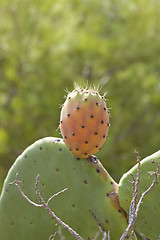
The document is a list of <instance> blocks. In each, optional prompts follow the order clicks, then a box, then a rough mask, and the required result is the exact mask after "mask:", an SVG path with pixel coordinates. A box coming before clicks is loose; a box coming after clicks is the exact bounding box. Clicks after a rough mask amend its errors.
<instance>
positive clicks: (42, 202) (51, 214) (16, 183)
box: [10, 173, 83, 240]
mask: <svg viewBox="0 0 160 240" xmlns="http://www.w3.org/2000/svg"><path fill="white" fill-rule="evenodd" d="M20 183H21V182H20V181H19V180H18V173H17V174H16V180H15V181H13V182H12V183H10V184H15V185H16V186H17V188H18V190H19V192H20V193H21V194H22V196H23V197H24V198H25V199H26V200H27V201H28V202H29V203H30V204H32V205H34V206H35V207H44V208H45V209H46V210H47V212H48V213H49V215H50V216H51V217H52V218H53V219H55V220H56V221H57V223H59V224H60V225H61V226H62V227H63V228H65V229H67V230H68V231H69V232H70V233H71V234H72V235H73V236H74V237H75V238H76V239H77V240H83V238H82V237H81V236H80V235H79V234H78V233H77V232H76V231H74V230H73V229H72V228H71V227H69V226H68V225H67V224H66V223H64V222H63V221H62V220H61V219H60V218H59V217H57V216H56V215H55V213H54V212H53V211H52V210H51V209H50V208H49V207H48V204H49V202H50V201H51V200H52V199H53V198H54V197H56V196H58V195H59V194H60V193H64V192H65V191H67V189H68V188H65V189H64V190H62V191H60V192H58V193H56V194H54V195H53V196H51V197H50V198H49V199H48V201H47V202H45V201H44V199H43V198H42V196H41V194H40V191H39V188H38V184H39V175H38V176H37V177H36V184H35V187H36V194H37V195H38V198H39V201H40V203H41V204H37V203H35V202H33V201H32V200H30V199H29V198H28V197H27V196H26V195H25V194H24V192H23V191H22V190H21V187H20ZM55 234H56V233H55ZM55 234H54V235H52V239H54V238H55ZM50 238H51V236H50Z"/></svg>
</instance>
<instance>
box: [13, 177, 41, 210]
mask: <svg viewBox="0 0 160 240" xmlns="http://www.w3.org/2000/svg"><path fill="white" fill-rule="evenodd" d="M20 183H22V182H21V181H19V180H18V173H16V180H14V181H13V182H11V183H9V184H10V185H12V184H15V185H16V186H17V188H18V190H19V192H20V193H21V194H22V196H23V197H24V198H25V199H26V200H27V201H28V202H29V203H30V204H32V205H34V206H35V207H43V205H42V204H37V203H35V202H33V201H32V200H30V199H29V198H28V197H27V196H26V195H25V194H24V192H23V191H22V189H21V188H20Z"/></svg>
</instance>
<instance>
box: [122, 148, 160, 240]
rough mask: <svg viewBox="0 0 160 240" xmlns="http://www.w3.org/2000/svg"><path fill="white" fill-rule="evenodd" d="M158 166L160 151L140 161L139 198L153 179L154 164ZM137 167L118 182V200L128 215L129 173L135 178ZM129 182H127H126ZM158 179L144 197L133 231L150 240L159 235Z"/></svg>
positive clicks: (130, 179)
mask: <svg viewBox="0 0 160 240" xmlns="http://www.w3.org/2000/svg"><path fill="white" fill-rule="evenodd" d="M152 161H155V162H157V163H158V164H160V151H158V152H156V153H154V154H152V155H151V156H148V157H146V158H145V159H143V160H142V161H141V166H140V171H141V177H140V185H139V192H138V193H139V197H140V196H141V194H142V193H143V192H144V191H145V190H147V189H148V187H149V186H150V185H151V183H152V181H153V179H154V172H156V164H153V163H152ZM137 167H138V165H135V166H134V167H133V168H131V170H129V171H128V172H127V173H125V174H124V175H123V177H122V178H121V180H120V182H119V191H118V192H119V200H120V205H121V207H122V208H123V209H125V211H126V212H127V213H128V214H129V206H130V203H131V199H132V185H131V183H129V181H132V178H131V176H130V173H132V174H133V176H134V177H135V178H136V174H137ZM128 180H129V181H128ZM159 226H160V179H159V178H158V180H157V184H156V185H155V186H154V187H153V188H152V189H151V191H150V192H149V193H147V195H146V196H145V198H144V200H143V203H142V204H141V206H140V210H139V212H138V218H137V220H136V224H135V230H137V231H138V232H141V233H142V234H144V235H145V236H146V237H148V238H149V239H152V240H156V239H159V235H160V227H159Z"/></svg>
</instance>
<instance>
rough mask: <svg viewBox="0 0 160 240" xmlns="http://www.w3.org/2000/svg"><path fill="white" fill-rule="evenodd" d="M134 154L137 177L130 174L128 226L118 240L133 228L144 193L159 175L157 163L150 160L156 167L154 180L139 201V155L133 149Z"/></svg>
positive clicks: (148, 190)
mask: <svg viewBox="0 0 160 240" xmlns="http://www.w3.org/2000/svg"><path fill="white" fill-rule="evenodd" d="M135 153H136V155H137V162H138V170H137V178H136V179H135V178H134V176H133V175H132V174H130V175H131V177H132V179H133V182H131V183H132V185H133V198H132V201H131V205H130V209H129V222H128V226H127V228H126V230H125V231H124V233H123V234H122V236H121V238H120V240H125V239H126V237H127V235H128V234H129V232H130V231H131V230H132V229H133V227H134V225H135V222H136V219H137V215H138V212H139V209H140V206H141V204H142V201H143V199H144V197H145V195H146V194H147V193H148V192H150V191H151V189H152V188H153V187H154V185H155V184H156V182H157V179H158V177H159V176H160V174H159V164H158V163H157V162H155V161H152V163H155V164H156V165H157V169H156V172H152V175H153V174H154V175H155V178H154V180H153V181H152V183H151V185H150V186H149V187H148V189H147V190H146V191H145V192H143V193H142V195H141V197H140V199H139V201H138V199H137V197H138V190H139V182H140V156H139V155H138V152H137V151H135ZM137 201H138V203H137ZM131 239H132V240H133V231H132V233H131Z"/></svg>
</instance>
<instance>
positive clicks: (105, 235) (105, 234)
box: [89, 210, 110, 240]
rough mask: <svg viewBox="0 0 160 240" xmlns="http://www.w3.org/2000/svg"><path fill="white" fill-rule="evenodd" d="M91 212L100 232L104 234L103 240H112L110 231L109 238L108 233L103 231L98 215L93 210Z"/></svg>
mask: <svg viewBox="0 0 160 240" xmlns="http://www.w3.org/2000/svg"><path fill="white" fill-rule="evenodd" d="M89 212H90V213H91V214H92V216H93V218H94V220H95V221H96V223H97V224H98V227H99V230H100V232H101V234H102V240H110V235H109V231H108V236H107V233H106V232H105V231H104V230H103V229H102V226H101V224H100V222H99V221H98V219H97V217H96V215H95V214H94V213H93V212H92V211H91V210H89Z"/></svg>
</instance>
